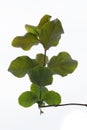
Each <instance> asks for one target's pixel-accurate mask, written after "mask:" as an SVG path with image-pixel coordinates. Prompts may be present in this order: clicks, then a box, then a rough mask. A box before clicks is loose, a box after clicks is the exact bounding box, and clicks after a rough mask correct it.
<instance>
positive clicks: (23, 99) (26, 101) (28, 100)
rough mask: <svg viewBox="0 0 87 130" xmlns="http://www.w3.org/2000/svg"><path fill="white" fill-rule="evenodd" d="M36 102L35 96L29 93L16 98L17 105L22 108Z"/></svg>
mask: <svg viewBox="0 0 87 130" xmlns="http://www.w3.org/2000/svg"><path fill="white" fill-rule="evenodd" d="M37 100H38V99H37V96H36V95H35V94H34V93H32V92H30V91H26V92H23V93H22V94H21V95H20V96H19V98H18V102H19V104H20V105H21V106H23V107H30V106H32V105H33V104H34V103H36V102H37Z"/></svg>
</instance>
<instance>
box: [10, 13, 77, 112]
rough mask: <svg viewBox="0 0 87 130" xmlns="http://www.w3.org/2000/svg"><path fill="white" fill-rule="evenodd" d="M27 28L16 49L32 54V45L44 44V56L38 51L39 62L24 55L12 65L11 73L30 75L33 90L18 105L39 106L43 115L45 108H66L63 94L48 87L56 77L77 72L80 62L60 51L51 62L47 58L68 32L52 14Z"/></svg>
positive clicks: (19, 100) (15, 41) (23, 95)
mask: <svg viewBox="0 0 87 130" xmlns="http://www.w3.org/2000/svg"><path fill="white" fill-rule="evenodd" d="M25 28H26V31H27V32H26V34H25V35H24V36H17V37H15V38H14V39H13V41H12V46H13V47H20V48H22V49H23V50H25V51H29V50H30V49H31V47H32V46H34V45H38V44H41V45H42V46H43V48H44V54H43V53H39V52H38V54H37V55H36V58H35V59H32V58H30V57H29V56H20V57H17V58H16V59H15V60H13V61H12V62H11V64H10V66H9V68H8V71H10V72H11V73H12V74H13V75H15V76H16V77H18V78H22V77H24V76H25V75H26V74H27V75H28V76H29V79H30V81H31V85H30V90H28V91H25V92H23V93H22V94H21V95H20V96H19V98H18V102H19V104H20V105H21V106H23V107H30V106H32V105H33V104H35V103H37V105H38V107H39V109H40V112H41V113H42V110H41V108H42V107H50V106H63V105H64V104H61V96H60V94H59V93H58V92H55V91H54V90H48V85H51V84H52V82H53V75H60V76H62V77H64V76H67V75H68V74H71V73H72V72H74V70H75V69H76V67H77V65H78V62H77V61H76V60H73V59H72V57H71V56H70V54H69V53H67V52H60V53H58V55H57V56H52V58H51V59H49V57H48V56H47V51H48V50H49V49H50V48H51V47H54V46H55V47H56V46H57V45H58V44H59V40H60V38H61V35H62V34H63V33H64V30H63V27H62V24H61V22H60V20H59V19H57V18H56V19H54V20H51V16H50V15H44V16H43V17H42V18H41V20H40V22H39V24H38V25H37V26H33V25H25ZM66 105H67V104H66ZM72 105H73V104H72Z"/></svg>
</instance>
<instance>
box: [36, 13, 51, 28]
mask: <svg viewBox="0 0 87 130" xmlns="http://www.w3.org/2000/svg"><path fill="white" fill-rule="evenodd" d="M50 19H51V16H50V15H47V14H46V15H44V16H43V17H42V18H41V20H40V22H39V24H38V27H39V28H41V27H42V26H43V25H44V24H45V23H47V22H49V21H50Z"/></svg>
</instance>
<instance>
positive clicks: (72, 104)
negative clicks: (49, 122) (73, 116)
mask: <svg viewBox="0 0 87 130" xmlns="http://www.w3.org/2000/svg"><path fill="white" fill-rule="evenodd" d="M60 106H85V107H87V104H82V103H65V104H59V105H46V106H39V107H40V108H46V107H60Z"/></svg>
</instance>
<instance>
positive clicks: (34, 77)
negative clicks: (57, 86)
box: [29, 66, 53, 87]
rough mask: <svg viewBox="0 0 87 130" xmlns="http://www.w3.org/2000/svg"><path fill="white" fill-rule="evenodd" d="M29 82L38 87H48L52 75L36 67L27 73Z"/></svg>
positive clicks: (48, 71) (42, 68) (44, 68)
mask: <svg viewBox="0 0 87 130" xmlns="http://www.w3.org/2000/svg"><path fill="white" fill-rule="evenodd" d="M29 77H30V80H31V82H33V83H35V84H37V85H38V86H40V87H43V86H46V85H49V84H51V83H52V79H53V78H52V73H51V71H50V70H49V69H48V68H46V67H42V66H37V67H35V68H34V69H32V70H31V72H30V73H29Z"/></svg>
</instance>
